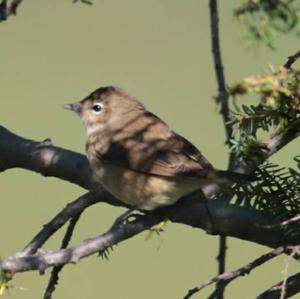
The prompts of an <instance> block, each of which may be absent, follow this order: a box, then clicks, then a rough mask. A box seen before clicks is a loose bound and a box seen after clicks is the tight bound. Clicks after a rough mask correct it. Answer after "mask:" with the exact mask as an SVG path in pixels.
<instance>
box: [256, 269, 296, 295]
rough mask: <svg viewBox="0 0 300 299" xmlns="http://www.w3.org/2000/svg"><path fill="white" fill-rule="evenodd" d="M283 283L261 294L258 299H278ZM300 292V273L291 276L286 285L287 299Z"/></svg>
mask: <svg viewBox="0 0 300 299" xmlns="http://www.w3.org/2000/svg"><path fill="white" fill-rule="evenodd" d="M282 284H283V281H281V282H279V283H277V284H276V285H274V286H272V287H271V288H270V289H268V290H266V291H264V292H263V293H262V294H260V295H259V296H258V297H257V299H278V298H279V297H280V294H281V289H282ZM299 292H300V273H297V274H295V275H292V276H290V277H289V278H288V279H287V281H286V284H285V298H290V297H292V296H294V295H295V294H297V293H299Z"/></svg>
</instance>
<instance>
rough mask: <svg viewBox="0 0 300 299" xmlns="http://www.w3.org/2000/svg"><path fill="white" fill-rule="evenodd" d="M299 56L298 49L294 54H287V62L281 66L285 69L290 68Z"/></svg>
mask: <svg viewBox="0 0 300 299" xmlns="http://www.w3.org/2000/svg"><path fill="white" fill-rule="evenodd" d="M299 58H300V50H299V51H298V52H296V53H295V54H294V55H291V56H289V57H288V60H287V62H286V63H285V64H284V66H283V67H285V68H286V69H291V68H292V65H293V64H294V63H295V62H296V60H297V59H299Z"/></svg>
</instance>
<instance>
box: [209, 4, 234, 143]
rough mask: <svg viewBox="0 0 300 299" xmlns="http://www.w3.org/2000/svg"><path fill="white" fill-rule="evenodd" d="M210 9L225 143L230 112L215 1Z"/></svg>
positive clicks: (227, 137)
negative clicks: (221, 96)
mask: <svg viewBox="0 0 300 299" xmlns="http://www.w3.org/2000/svg"><path fill="white" fill-rule="evenodd" d="M209 8H210V28H211V48H212V53H213V60H214V66H215V74H216V78H217V83H218V90H219V92H220V93H221V94H222V95H224V97H223V98H222V101H221V110H220V113H221V115H222V117H223V122H224V126H225V131H226V143H227V144H229V141H230V139H231V136H232V126H231V124H230V111H229V105H228V92H227V90H226V83H225V76H224V66H223V62H222V56H221V49H220V38H219V16H218V3H217V0H210V1H209Z"/></svg>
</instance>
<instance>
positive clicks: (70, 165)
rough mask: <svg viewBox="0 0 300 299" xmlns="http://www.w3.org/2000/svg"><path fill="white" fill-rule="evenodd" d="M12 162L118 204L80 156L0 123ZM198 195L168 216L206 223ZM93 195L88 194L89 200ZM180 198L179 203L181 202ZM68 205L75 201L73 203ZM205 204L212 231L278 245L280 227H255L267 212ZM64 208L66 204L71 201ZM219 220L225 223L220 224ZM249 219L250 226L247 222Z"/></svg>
mask: <svg viewBox="0 0 300 299" xmlns="http://www.w3.org/2000/svg"><path fill="white" fill-rule="evenodd" d="M298 126H299V124H295V125H293V126H292V127H290V128H289V129H288V130H286V131H285V132H283V133H281V134H279V135H275V136H273V137H272V138H271V139H270V140H269V143H268V149H269V150H268V151H266V154H265V157H266V158H268V157H269V156H270V155H272V154H274V153H275V152H277V151H278V150H280V149H281V148H282V147H283V146H284V145H286V144H287V143H289V142H290V141H291V140H293V139H294V138H296V137H297V136H298V129H299V128H298ZM258 163H259V161H257V162H252V164H246V163H241V164H240V165H238V166H237V168H236V169H237V170H238V171H240V172H244V173H245V172H247V171H249V169H250V170H251V169H252V168H255V167H256V165H257V164H258ZM13 167H21V168H26V169H30V170H32V171H36V172H39V173H41V174H43V175H48V176H50V175H51V176H56V177H58V178H60V179H63V180H68V181H70V182H72V183H75V184H78V185H80V186H82V187H84V188H86V189H96V188H97V192H98V194H99V196H97V199H93V200H97V201H103V202H107V203H109V204H113V205H123V204H122V203H121V202H120V201H118V200H117V199H114V198H113V196H112V195H110V194H108V193H107V192H106V191H105V190H104V189H102V188H101V187H100V186H99V184H98V183H97V182H95V181H94V180H93V177H92V173H91V170H90V168H89V164H88V162H87V159H86V157H84V156H83V155H80V154H77V153H74V152H71V151H67V150H64V149H62V148H57V147H55V146H53V145H49V144H48V143H47V144H45V143H39V142H35V141H31V140H28V139H24V138H21V137H19V136H17V135H15V134H12V133H11V132H9V131H8V130H6V129H4V128H3V127H0V169H1V170H6V169H9V168H13ZM219 189H220V188H219V186H218V185H213V186H212V187H211V189H210V191H214V192H218V190H219ZM201 198H202V197H201V195H199V194H191V195H188V196H187V197H185V198H184V199H183V200H181V201H179V202H178V204H176V205H175V206H174V207H169V209H168V210H169V213H170V215H169V216H170V217H171V220H172V221H175V222H179V223H183V224H187V225H191V226H193V227H199V228H202V229H205V230H206V229H207V227H209V224H208V223H209V219H208V217H207V212H206V209H205V207H204V202H205V201H204V200H199V199H201ZM93 200H92V199H91V201H92V202H93ZM183 201H184V204H182V202H183ZM74 204H75V205H76V204H77V203H74ZM207 204H208V206H209V209H210V211H211V212H212V217H213V219H214V222H215V226H216V231H215V233H217V234H222V235H228V236H233V237H237V238H241V239H244V240H249V241H252V242H257V243H260V244H264V245H267V246H271V247H276V246H278V242H279V243H280V240H281V238H282V232H281V230H280V228H279V227H274V228H268V227H261V226H263V225H265V226H267V225H272V224H274V220H273V218H272V217H269V216H268V214H267V212H262V211H256V210H248V209H245V208H242V207H238V206H235V205H231V204H228V203H227V202H226V201H224V202H222V201H218V202H216V201H207ZM78 205H79V206H81V207H87V206H88V204H87V201H86V200H85V199H81V200H80V199H78ZM69 208H70V209H71V208H72V205H71V206H70V207H69ZM170 211H171V212H170ZM68 213H69V212H66V214H65V215H66V216H64V217H65V218H64V219H65V220H64V221H61V219H63V218H59V220H60V221H61V222H59V221H58V222H55V221H54V220H53V221H54V222H55V223H57V224H56V225H55V226H54V227H55V228H54V229H51V233H50V234H52V233H53V232H54V231H55V230H57V229H58V228H59V227H61V225H63V223H65V222H66V221H68V219H70V218H69V216H68V215H69V214H68ZM229 220H230V221H229ZM61 223H62V224H61ZM225 223H226V225H224V224H225ZM253 223H255V224H256V225H253ZM47 227H48V226H46V227H45V228H44V229H48V228H47ZM271 232H272V233H271ZM42 235H43V233H42ZM44 242H45V237H44V236H41V235H38V236H36V237H35V238H34V240H33V241H32V242H31V243H30V244H29V245H28V246H26V247H25V249H24V250H23V254H32V253H34V252H35V251H36V250H37V248H40V246H41V245H42V244H43V243H44Z"/></svg>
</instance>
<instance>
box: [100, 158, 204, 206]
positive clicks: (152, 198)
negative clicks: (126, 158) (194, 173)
mask: <svg viewBox="0 0 300 299" xmlns="http://www.w3.org/2000/svg"><path fill="white" fill-rule="evenodd" d="M99 166H100V165H99V164H98V167H97V168H95V169H94V173H95V175H96V177H97V178H98V179H99V181H100V182H101V184H102V185H103V187H104V188H105V189H107V191H109V192H110V193H112V194H113V195H114V196H115V197H116V198H118V199H119V200H121V201H123V202H124V203H126V204H129V205H131V206H134V207H136V208H139V209H143V210H153V209H155V208H157V207H160V206H166V205H171V204H173V203H175V202H176V201H177V200H178V199H179V198H180V197H181V196H183V195H185V194H187V193H189V192H192V191H194V190H196V189H198V188H199V187H200V182H199V181H198V179H197V180H196V179H195V178H185V177H162V176H153V175H147V174H141V173H137V172H135V171H132V170H125V169H124V168H121V167H116V166H114V165H105V164H104V165H103V164H101V166H100V167H99Z"/></svg>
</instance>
